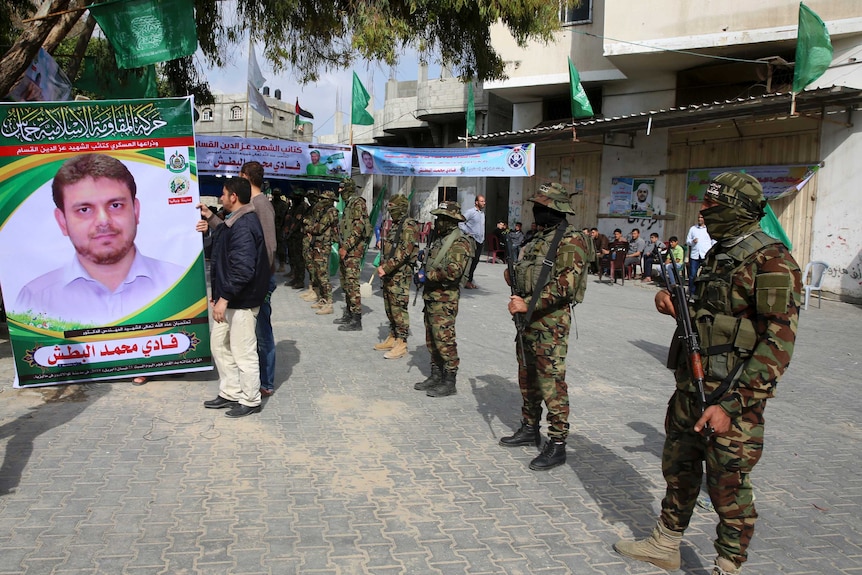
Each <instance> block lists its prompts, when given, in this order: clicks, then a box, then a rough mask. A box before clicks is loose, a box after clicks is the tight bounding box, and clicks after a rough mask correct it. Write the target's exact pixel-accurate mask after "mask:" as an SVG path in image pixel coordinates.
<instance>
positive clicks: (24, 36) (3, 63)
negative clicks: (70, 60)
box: [0, 0, 70, 96]
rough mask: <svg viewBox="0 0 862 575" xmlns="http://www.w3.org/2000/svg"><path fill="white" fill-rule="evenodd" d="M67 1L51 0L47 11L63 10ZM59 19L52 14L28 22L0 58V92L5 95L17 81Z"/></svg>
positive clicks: (51, 12)
mask: <svg viewBox="0 0 862 575" xmlns="http://www.w3.org/2000/svg"><path fill="white" fill-rule="evenodd" d="M69 1H70V0H52V1H51V3H50V4H49V5H48V10H47V13H48V14H53V13H55V12H60V11H62V10H65V9H66V8H68V6H69ZM59 19H60V17H59V16H54V17H52V18H46V19H44V20H37V21H35V22H32V23H30V24H29V25H28V26H27V28H26V29H25V30H24V31H23V32H22V33H21V35H20V36H19V37H18V39H17V40H16V41H15V43H14V44H12V47H11V48H9V51H8V52H6V53H5V54H4V55H3V59H2V60H0V94H2V95H3V96H5V95H7V94H8V93H9V90H11V89H12V86H14V85H15V84H16V83H17V82H18V80H19V79H20V78H21V75H22V74H23V73H24V71H25V70H27V66H29V65H30V62H32V61H33V58H35V57H36V54H37V53H38V52H39V48H41V47H42V42H44V41H45V38H47V37H48V34H50V33H51V30H52V29H53V28H54V24H56V23H57V21H58V20H59Z"/></svg>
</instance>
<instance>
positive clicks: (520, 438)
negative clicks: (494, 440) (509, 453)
mask: <svg viewBox="0 0 862 575" xmlns="http://www.w3.org/2000/svg"><path fill="white" fill-rule="evenodd" d="M541 439H542V436H541V435H539V426H538V425H530V424H529V423H527V421H526V420H524V421H521V427H519V428H518V431H516V432H515V433H514V434H513V435H510V436H509V437H501V438H500V445H504V446H506V447H520V446H522V445H535V446H536V447H538V446H539V442H540V441H541Z"/></svg>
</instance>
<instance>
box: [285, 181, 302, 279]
mask: <svg viewBox="0 0 862 575" xmlns="http://www.w3.org/2000/svg"><path fill="white" fill-rule="evenodd" d="M305 208H306V206H305V192H304V191H303V190H301V189H294V191H293V194H292V196H291V198H290V210H289V211H288V213H287V217H285V226H284V227H285V238H286V239H285V241H286V243H287V259H288V261H289V262H290V273H291V274H292V277H291V278H290V281H288V282H287V283H285V285H289V286H290V287H292V288H293V289H303V288H304V287H305V269H306V265H305V258H304V257H303V253H302V238H303V237H304V234H303V233H302V219H303V217H304V216H305Z"/></svg>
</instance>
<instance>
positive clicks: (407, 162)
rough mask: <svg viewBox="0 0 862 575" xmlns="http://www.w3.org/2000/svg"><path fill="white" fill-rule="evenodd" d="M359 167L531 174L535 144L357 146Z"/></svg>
mask: <svg viewBox="0 0 862 575" xmlns="http://www.w3.org/2000/svg"><path fill="white" fill-rule="evenodd" d="M356 149H357V153H358V154H359V171H360V172H361V173H363V174H383V175H387V176H427V177H441V176H473V177H485V178H493V177H500V178H517V177H529V176H532V175H533V174H534V173H535V169H536V161H535V145H534V144H513V145H507V146H488V147H484V148H381V147H377V146H356Z"/></svg>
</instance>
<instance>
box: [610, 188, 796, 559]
mask: <svg viewBox="0 0 862 575" xmlns="http://www.w3.org/2000/svg"><path fill="white" fill-rule="evenodd" d="M765 205H766V200H765V199H764V198H763V189H762V187H761V185H760V182H758V181H757V179H756V178H753V177H752V176H749V175H748V174H743V173H734V172H725V173H723V174H721V175H719V176H717V177H716V178H715V179H714V180H713V181H712V182H711V183H710V184H709V186H708V187H707V190H706V193H705V195H704V199H703V204H702V205H701V211H700V213H701V215H702V216H703V219H704V222H705V223H706V226H707V227H708V229H709V233H710V235H711V236H712V238H713V239H714V240H717V244H716V245H714V246H713V248H712V249H711V250H710V251H709V253H708V254H707V256H706V259H705V261H704V262H703V264H702V266H701V269H700V273H699V274H698V276H697V279H696V280H695V293H694V300H693V303H692V304H691V305H690V306H689V311H690V313H691V318H692V323H693V324H694V327H695V328H696V329H697V333H698V337H699V339H700V344H701V346H702V350H701V355H702V364H703V371H704V376H705V377H704V380H705V381H704V384H703V387H704V391H705V396H706V401H705V405H703V404H702V401H701V397H700V393H699V392H698V390H697V388H696V385H695V384H694V383H693V379H692V373H691V370H690V368H689V362H688V354H687V353H686V351H685V350H684V349H680V346H679V345H678V344H677V345H674V343H672V344H671V350H670V354H669V357H668V366H669V367H674V368H675V370H676V371H675V372H674V376H675V379H676V390H675V391H674V394H673V397H671V400H670V402H669V403H668V408H667V415H666V416H665V442H664V450H663V452H662V472H663V474H664V477H665V481H666V483H667V489H666V491H665V497H664V499H663V500H662V503H661V516H660V518H659V521H658V523H657V524H656V526H655V529H653V532H652V534H651V535H650V537H648V538H646V539H642V540H639V541H626V540H622V541H618V542H617V543H616V544H615V545H614V548H615V549H616V550H617V552H619V553H620V554H622V555H625V556H626V557H631V558H633V559H637V560H639V561H647V562H649V563H652V564H654V565H657V566H659V567H661V568H662V569H669V570H670V569H679V567H680V552H679V545H680V542H681V541H682V535H683V532H684V531H685V529H686V528H687V527H688V525H689V521H690V519H691V515H692V512H693V510H694V507H695V503H696V501H697V496H698V494H699V493H700V488H701V480H702V477H703V464H704V462H705V463H706V484H707V489H708V492H709V497H710V499H711V501H712V504H713V505H714V507H715V511H716V513H717V514H718V518H719V523H718V526H717V527H716V535H717V537H716V539H715V550H716V552H717V553H718V556H717V557H716V559H715V567H714V568H713V571H712V573H713V575H736V574H738V573H740V572H741V566H742V564H743V563H744V562H745V561H746V560H747V558H748V553H747V550H748V545H749V543H750V542H751V538H752V536H753V534H754V522H755V520H756V519H757V512H756V510H755V508H754V497H753V493H752V487H751V480H750V477H749V476H750V474H751V471H752V470H753V468H754V466H755V464H757V462H758V460H759V459H760V456H761V455H762V453H763V435H764V433H763V432H764V419H763V412H764V409H765V408H766V400H767V399H769V398H771V397H773V396H774V394H775V388H776V385H777V383H778V380H779V378H780V377H781V376H782V375H783V374H784V372H785V371H786V370H787V366H788V365H789V364H790V358H791V356H792V355H793V348H794V344H795V341H796V329H797V326H798V322H799V307H800V304H801V301H802V296H801V291H802V277H801V273H800V272H799V266H798V265H797V263H796V261H795V260H794V259H793V256H791V255H790V251H789V250H788V249H787V248H786V247H785V246H784V244H782V243H781V242H780V241H778V240H776V239H773V238H771V237H770V236H768V235H766V233H764V232H763V231H762V230H761V229H760V219H761V218H762V217H763V215H764V211H763V208H764V207H765ZM655 303H656V309H658V311H659V312H661V313H663V314H667V315H675V313H676V310H675V309H674V307H673V306H674V302H672V300H671V298H670V294H669V293H668V292H667V291H660V292H658V294H656V299H655ZM676 304H677V305H687V303H686V302H684V301H683V302H676ZM677 335H678V334H675V337H674V342H678V341H679V339H678V338H677V337H676V336H677Z"/></svg>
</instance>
